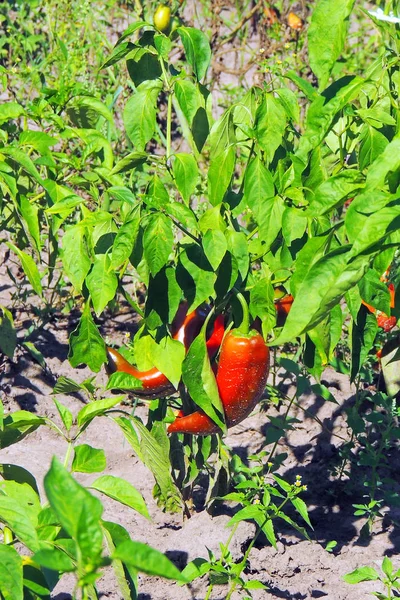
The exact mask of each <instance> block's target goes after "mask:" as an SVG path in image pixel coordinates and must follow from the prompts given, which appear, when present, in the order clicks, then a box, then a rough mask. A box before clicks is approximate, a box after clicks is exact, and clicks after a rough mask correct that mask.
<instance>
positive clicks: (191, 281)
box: [176, 244, 217, 310]
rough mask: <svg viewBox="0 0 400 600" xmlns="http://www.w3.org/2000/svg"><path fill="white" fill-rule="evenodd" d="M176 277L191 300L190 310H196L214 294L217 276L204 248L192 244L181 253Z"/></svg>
mask: <svg viewBox="0 0 400 600" xmlns="http://www.w3.org/2000/svg"><path fill="white" fill-rule="evenodd" d="M176 279H177V281H178V283H179V285H180V287H181V289H182V290H183V292H184V294H183V295H184V297H185V298H187V300H188V302H189V305H190V306H189V310H195V309H196V308H197V307H198V306H200V304H202V303H203V302H206V301H207V300H208V298H209V297H210V296H213V294H214V284H215V281H216V279H217V276H216V274H215V272H214V270H213V268H212V266H211V265H210V263H209V261H208V259H207V257H206V255H205V254H204V252H203V249H202V248H200V247H199V246H198V245H197V244H192V245H190V246H187V247H186V248H185V250H184V251H183V252H181V254H180V255H179V263H178V267H177V273H176Z"/></svg>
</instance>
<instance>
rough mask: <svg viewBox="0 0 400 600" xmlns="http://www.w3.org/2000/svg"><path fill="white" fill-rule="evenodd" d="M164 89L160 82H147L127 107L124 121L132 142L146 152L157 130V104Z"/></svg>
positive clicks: (140, 87) (129, 101)
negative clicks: (146, 147)
mask: <svg viewBox="0 0 400 600" xmlns="http://www.w3.org/2000/svg"><path fill="white" fill-rule="evenodd" d="M161 88H162V83H161V82H159V81H145V82H143V83H142V84H141V85H140V86H139V87H138V89H137V91H136V93H135V94H134V95H133V96H132V97H131V98H130V99H129V100H128V102H127V103H126V105H125V109H124V114H123V119H124V125H125V129H126V133H127V134H128V137H129V139H130V140H131V142H132V143H133V144H134V145H135V146H136V148H137V149H138V150H139V151H142V150H144V148H145V146H146V144H147V142H149V141H150V140H151V138H152V137H153V135H154V131H155V128H156V112H157V109H156V102H157V98H158V94H159V93H160V91H161Z"/></svg>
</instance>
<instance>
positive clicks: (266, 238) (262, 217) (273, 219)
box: [254, 196, 285, 250]
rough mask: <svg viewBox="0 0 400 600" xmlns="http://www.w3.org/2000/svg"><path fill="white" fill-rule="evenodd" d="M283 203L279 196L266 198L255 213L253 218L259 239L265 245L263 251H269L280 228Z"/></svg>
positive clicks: (283, 208)
mask: <svg viewBox="0 0 400 600" xmlns="http://www.w3.org/2000/svg"><path fill="white" fill-rule="evenodd" d="M284 210H285V203H284V201H283V199H282V198H281V197H280V196H275V198H268V200H265V201H264V202H263V203H262V204H261V205H260V206H259V207H258V209H257V210H256V211H255V215H254V216H255V218H256V221H257V223H258V227H259V237H260V239H261V240H262V241H263V242H264V243H265V245H266V248H265V250H267V249H269V248H270V246H271V244H272V243H273V242H274V241H275V239H276V237H277V235H278V233H279V232H280V230H281V228H282V217H283V213H284Z"/></svg>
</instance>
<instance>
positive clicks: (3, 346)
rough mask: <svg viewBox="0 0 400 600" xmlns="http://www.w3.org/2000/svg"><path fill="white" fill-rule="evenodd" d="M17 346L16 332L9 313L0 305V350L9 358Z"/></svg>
mask: <svg viewBox="0 0 400 600" xmlns="http://www.w3.org/2000/svg"><path fill="white" fill-rule="evenodd" d="M16 345H17V332H16V331H15V329H14V320H13V317H12V314H11V312H10V311H9V310H8V309H7V308H6V307H5V306H1V304H0V350H1V351H2V352H3V353H4V354H6V355H7V356H8V357H9V358H12V357H13V356H14V350H15V348H16Z"/></svg>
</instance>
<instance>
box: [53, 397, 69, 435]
mask: <svg viewBox="0 0 400 600" xmlns="http://www.w3.org/2000/svg"><path fill="white" fill-rule="evenodd" d="M53 400H54V404H55V405H56V407H57V410H58V414H59V415H60V417H61V420H62V422H63V425H64V427H65V429H66V430H67V431H69V430H70V429H71V427H72V424H73V422H74V418H73V416H72V413H71V411H70V410H69V409H68V408H67V407H66V406H64V405H63V404H61V402H59V401H58V400H57V398H53Z"/></svg>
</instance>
